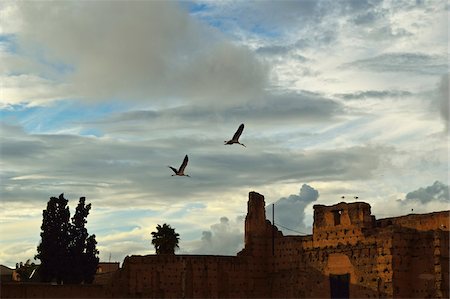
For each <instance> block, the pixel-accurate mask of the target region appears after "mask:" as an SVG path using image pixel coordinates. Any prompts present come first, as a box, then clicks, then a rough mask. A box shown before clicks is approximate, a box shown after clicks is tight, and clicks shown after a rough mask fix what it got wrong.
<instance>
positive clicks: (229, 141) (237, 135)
mask: <svg viewBox="0 0 450 299" xmlns="http://www.w3.org/2000/svg"><path fill="white" fill-rule="evenodd" d="M243 130H244V124H241V125H240V126H239V128H238V129H237V131H236V133H234V135H233V138H231V140H228V141H224V142H225V143H224V144H233V143H237V144H240V145H242V146H243V147H246V146H245V145H244V144H243V143H240V142H239V137H240V136H241V134H242V131H243Z"/></svg>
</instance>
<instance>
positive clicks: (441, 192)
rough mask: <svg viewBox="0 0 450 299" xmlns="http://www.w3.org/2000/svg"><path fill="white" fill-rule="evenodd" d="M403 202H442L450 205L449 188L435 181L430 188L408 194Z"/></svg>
mask: <svg viewBox="0 0 450 299" xmlns="http://www.w3.org/2000/svg"><path fill="white" fill-rule="evenodd" d="M405 201H420V202H421V203H427V202H430V201H442V202H447V203H450V197H449V188H448V185H445V184H443V183H441V182H439V181H436V182H434V183H433V185H431V186H427V187H425V188H419V189H417V190H415V191H411V192H409V193H408V194H406V198H405Z"/></svg>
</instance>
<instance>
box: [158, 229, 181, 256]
mask: <svg viewBox="0 0 450 299" xmlns="http://www.w3.org/2000/svg"><path fill="white" fill-rule="evenodd" d="M152 236H153V238H152V244H153V245H154V246H155V250H156V254H175V248H179V247H178V241H179V240H180V238H179V236H180V235H179V234H177V233H176V232H175V229H173V228H171V227H170V225H167V224H165V223H164V224H163V226H161V225H159V224H158V226H157V227H156V232H152Z"/></svg>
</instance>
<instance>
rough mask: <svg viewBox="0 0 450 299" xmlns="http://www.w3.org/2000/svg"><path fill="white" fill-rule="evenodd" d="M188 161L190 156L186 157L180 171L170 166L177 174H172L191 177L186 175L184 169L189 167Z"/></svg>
mask: <svg viewBox="0 0 450 299" xmlns="http://www.w3.org/2000/svg"><path fill="white" fill-rule="evenodd" d="M188 161H189V159H188V156H187V155H186V156H185V157H184V160H183V163H181V166H180V168H179V169H176V168H175V167H172V166H170V165H169V166H168V167H169V168H170V169H172V170H173V172H175V174H172V176H175V175H178V176H187V177H190V176H189V175H188V174H184V169H185V168H186V165H187V163H188Z"/></svg>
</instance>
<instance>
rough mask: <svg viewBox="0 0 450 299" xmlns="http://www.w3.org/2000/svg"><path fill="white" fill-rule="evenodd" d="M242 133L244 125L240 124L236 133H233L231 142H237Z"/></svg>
mask: <svg viewBox="0 0 450 299" xmlns="http://www.w3.org/2000/svg"><path fill="white" fill-rule="evenodd" d="M242 131H244V124H241V125H240V126H239V128H238V129H237V131H236V133H234V135H233V140H235V141H238V139H239V137H240V136H241V134H242Z"/></svg>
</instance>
